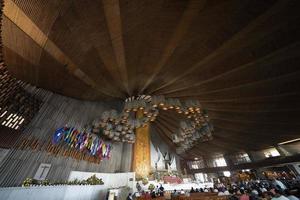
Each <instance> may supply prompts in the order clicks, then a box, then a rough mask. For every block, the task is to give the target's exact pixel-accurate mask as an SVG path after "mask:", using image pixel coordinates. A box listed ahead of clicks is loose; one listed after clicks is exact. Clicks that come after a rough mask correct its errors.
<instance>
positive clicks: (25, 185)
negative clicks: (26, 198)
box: [22, 178, 32, 187]
mask: <svg viewBox="0 0 300 200" xmlns="http://www.w3.org/2000/svg"><path fill="white" fill-rule="evenodd" d="M30 185H32V178H26V179H25V180H24V181H23V183H22V186H23V187H29V186H30Z"/></svg>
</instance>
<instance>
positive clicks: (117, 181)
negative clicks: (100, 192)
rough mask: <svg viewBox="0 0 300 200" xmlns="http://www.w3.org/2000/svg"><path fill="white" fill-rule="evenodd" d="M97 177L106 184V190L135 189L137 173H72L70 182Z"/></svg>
mask: <svg viewBox="0 0 300 200" xmlns="http://www.w3.org/2000/svg"><path fill="white" fill-rule="evenodd" d="M94 174H95V175H96V177H97V178H101V179H102V180H103V182H104V187H105V188H119V187H126V186H128V187H130V188H133V187H134V181H135V173H134V172H128V173H93V172H81V171H71V173H70V176H69V179H68V180H69V181H72V180H74V179H78V180H84V179H87V178H89V177H91V176H92V175H94Z"/></svg>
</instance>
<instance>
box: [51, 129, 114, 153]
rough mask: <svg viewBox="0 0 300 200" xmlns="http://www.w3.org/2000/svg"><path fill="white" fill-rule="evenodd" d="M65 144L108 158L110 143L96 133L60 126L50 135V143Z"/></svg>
mask: <svg viewBox="0 0 300 200" xmlns="http://www.w3.org/2000/svg"><path fill="white" fill-rule="evenodd" d="M62 143H65V144H67V145H68V146H69V147H70V148H75V149H76V150H78V151H81V152H87V153H89V154H90V155H92V156H96V157H98V158H100V159H102V158H106V159H109V158H110V152H111V148H112V146H111V144H106V143H104V141H103V140H102V139H100V138H99V137H98V136H97V135H95V134H92V133H87V132H85V131H84V132H80V131H78V130H77V129H75V128H74V127H62V128H59V129H57V130H56V131H55V133H54V135H53V137H52V144H54V145H57V144H62Z"/></svg>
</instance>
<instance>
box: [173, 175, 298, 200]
mask: <svg viewBox="0 0 300 200" xmlns="http://www.w3.org/2000/svg"><path fill="white" fill-rule="evenodd" d="M196 192H210V193H217V195H218V196H228V199H230V200H270V199H271V200H299V197H300V183H299V182H297V181H294V182H287V181H284V180H279V179H273V180H264V181H260V180H256V181H250V182H239V183H232V184H230V185H227V186H225V185H224V184H222V183H221V184H216V185H215V187H214V188H204V189H202V188H200V189H194V188H191V190H190V193H196ZM174 193H176V191H174Z"/></svg>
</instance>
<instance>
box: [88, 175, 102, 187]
mask: <svg viewBox="0 0 300 200" xmlns="http://www.w3.org/2000/svg"><path fill="white" fill-rule="evenodd" d="M86 182H87V184H89V185H103V184H104V182H103V181H102V179H99V178H97V177H96V174H94V175H93V176H91V177H90V178H88V179H86Z"/></svg>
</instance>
